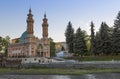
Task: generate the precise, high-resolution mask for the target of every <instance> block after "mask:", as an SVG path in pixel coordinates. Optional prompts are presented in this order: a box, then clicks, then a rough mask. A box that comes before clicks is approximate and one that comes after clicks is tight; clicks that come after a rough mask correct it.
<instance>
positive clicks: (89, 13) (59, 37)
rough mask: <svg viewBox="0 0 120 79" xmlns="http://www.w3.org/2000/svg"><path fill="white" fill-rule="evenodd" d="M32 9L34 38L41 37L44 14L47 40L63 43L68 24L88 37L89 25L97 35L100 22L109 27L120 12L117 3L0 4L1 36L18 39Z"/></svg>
mask: <svg viewBox="0 0 120 79" xmlns="http://www.w3.org/2000/svg"><path fill="white" fill-rule="evenodd" d="M30 7H31V9H32V13H33V15H34V17H33V18H34V20H35V23H34V34H35V36H37V37H39V38H41V37H42V26H41V24H42V19H43V15H44V13H45V12H46V14H47V18H48V23H49V37H52V38H53V39H54V41H57V42H58V41H65V37H64V33H65V30H66V27H67V24H68V22H69V21H71V22H72V25H73V27H74V28H75V30H76V29H77V28H78V27H81V28H82V29H83V30H86V31H87V33H88V34H90V22H91V21H93V22H94V23H95V26H96V27H95V30H96V31H97V30H98V29H99V27H100V24H101V22H102V21H105V22H106V23H107V24H108V25H109V26H112V25H113V23H114V19H115V18H116V16H117V13H118V11H120V0H0V36H3V37H5V36H6V35H9V36H10V37H11V38H17V37H20V36H21V34H22V33H23V32H24V31H25V30H26V18H27V14H28V10H29V8H30Z"/></svg>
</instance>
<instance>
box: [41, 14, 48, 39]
mask: <svg viewBox="0 0 120 79" xmlns="http://www.w3.org/2000/svg"><path fill="white" fill-rule="evenodd" d="M47 21H48V19H47V18H46V14H44V19H43V24H42V28H43V30H42V31H43V38H48V23H47Z"/></svg>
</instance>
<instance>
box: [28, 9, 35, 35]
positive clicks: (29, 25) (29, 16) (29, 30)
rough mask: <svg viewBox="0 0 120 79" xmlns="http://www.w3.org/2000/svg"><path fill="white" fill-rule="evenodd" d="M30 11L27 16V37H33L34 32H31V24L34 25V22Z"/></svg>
mask: <svg viewBox="0 0 120 79" xmlns="http://www.w3.org/2000/svg"><path fill="white" fill-rule="evenodd" d="M31 12H32V11H31V9H29V14H28V15H27V16H28V17H27V20H26V22H27V34H28V35H33V33H34V31H33V24H34V20H33V15H32V13H31Z"/></svg>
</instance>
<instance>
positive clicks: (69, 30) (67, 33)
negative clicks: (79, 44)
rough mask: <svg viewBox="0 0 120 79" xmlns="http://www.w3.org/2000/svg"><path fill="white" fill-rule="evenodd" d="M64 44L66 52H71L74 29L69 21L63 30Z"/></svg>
mask: <svg viewBox="0 0 120 79" xmlns="http://www.w3.org/2000/svg"><path fill="white" fill-rule="evenodd" d="M65 37H66V44H67V46H68V52H69V53H73V52H74V50H73V38H74V29H73V27H72V24H71V22H69V23H68V26H67V29H66V31H65Z"/></svg>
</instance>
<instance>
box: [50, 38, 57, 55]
mask: <svg viewBox="0 0 120 79" xmlns="http://www.w3.org/2000/svg"><path fill="white" fill-rule="evenodd" d="M55 56H56V54H55V42H53V41H52V40H51V41H50V57H55Z"/></svg>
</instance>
